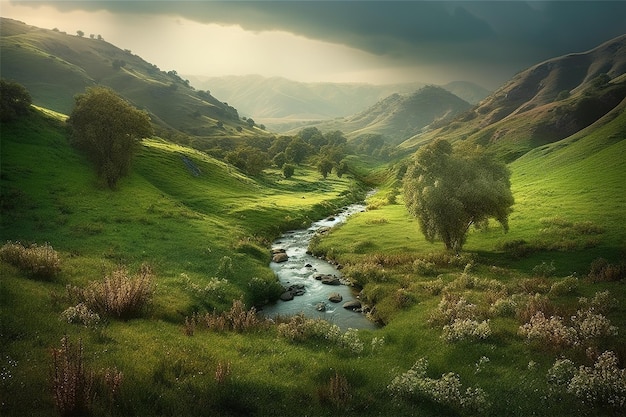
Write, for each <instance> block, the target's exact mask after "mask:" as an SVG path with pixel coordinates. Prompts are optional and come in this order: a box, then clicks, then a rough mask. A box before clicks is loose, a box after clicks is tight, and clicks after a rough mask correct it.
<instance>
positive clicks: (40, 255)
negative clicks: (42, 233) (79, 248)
mask: <svg viewBox="0 0 626 417" xmlns="http://www.w3.org/2000/svg"><path fill="white" fill-rule="evenodd" d="M0 259H2V260H4V261H6V262H8V263H10V264H11V265H13V266H16V267H18V268H19V269H21V270H22V271H24V272H25V273H27V274H28V275H29V276H31V277H33V278H36V279H44V280H46V279H52V278H54V277H55V276H57V275H58V274H59V272H60V271H61V260H60V258H59V254H58V253H57V251H55V250H54V248H53V247H52V246H50V244H49V243H44V244H43V245H41V246H39V245H37V244H32V245H30V246H28V247H25V246H23V245H22V244H21V243H19V242H15V243H13V242H7V243H5V244H4V245H3V246H2V247H1V248H0Z"/></svg>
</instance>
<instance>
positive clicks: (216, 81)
mask: <svg viewBox="0 0 626 417" xmlns="http://www.w3.org/2000/svg"><path fill="white" fill-rule="evenodd" d="M185 77H186V78H188V79H189V80H190V82H191V83H192V84H193V85H195V86H197V87H199V88H202V89H207V90H209V91H211V93H212V94H215V95H216V96H217V97H221V98H222V99H224V100H225V101H227V102H228V103H229V104H232V105H234V106H236V107H237V108H238V109H239V110H240V111H241V112H242V114H243V115H247V116H250V117H253V118H254V120H260V121H263V122H264V123H266V124H267V125H268V126H270V127H272V126H279V125H280V124H281V123H283V124H284V123H286V122H289V121H291V122H298V121H311V120H325V119H332V118H336V117H345V116H350V115H354V114H356V113H359V112H362V111H363V110H365V109H367V108H368V107H369V106H371V105H373V104H375V103H376V102H378V101H380V100H382V99H384V98H386V97H388V96H390V95H392V94H396V93H399V94H404V93H413V92H415V91H416V90H418V89H420V88H422V87H424V86H425V84H424V83H404V84H386V85H373V84H362V83H304V82H298V81H293V80H288V79H286V78H281V77H272V78H266V77H262V76H260V75H244V76H227V77H203V76H197V75H185ZM442 87H443V88H445V89H446V90H448V91H450V92H452V93H453V94H455V95H457V96H459V97H461V98H462V99H464V100H465V101H467V102H469V103H472V104H476V103H478V102H479V101H480V100H482V99H483V98H485V97H487V96H488V95H489V94H490V91H489V90H487V89H485V88H483V87H480V86H478V85H476V84H474V83H471V82H467V81H455V82H452V83H449V84H446V85H443V86H442ZM285 119H286V120H285ZM281 130H285V129H281Z"/></svg>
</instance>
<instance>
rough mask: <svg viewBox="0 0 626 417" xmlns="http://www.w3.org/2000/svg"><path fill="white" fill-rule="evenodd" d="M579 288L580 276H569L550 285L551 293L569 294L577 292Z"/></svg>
mask: <svg viewBox="0 0 626 417" xmlns="http://www.w3.org/2000/svg"><path fill="white" fill-rule="evenodd" d="M577 289H578V278H576V277H573V276H569V277H566V278H563V279H562V280H559V281H557V282H555V283H554V284H552V286H551V287H550V295H556V296H560V295H568V294H572V293H574V292H576V290H577Z"/></svg>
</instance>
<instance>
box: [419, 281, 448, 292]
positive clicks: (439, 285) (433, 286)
mask: <svg viewBox="0 0 626 417" xmlns="http://www.w3.org/2000/svg"><path fill="white" fill-rule="evenodd" d="M419 286H420V287H421V288H423V289H424V291H426V292H427V293H428V294H430V295H439V294H441V291H442V290H443V288H444V287H445V283H444V282H443V279H441V277H439V278H437V279H435V280H432V281H424V282H420V284H419Z"/></svg>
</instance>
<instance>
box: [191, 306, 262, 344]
mask: <svg viewBox="0 0 626 417" xmlns="http://www.w3.org/2000/svg"><path fill="white" fill-rule="evenodd" d="M198 324H203V325H204V328H206V329H209V330H213V331H218V332H223V331H235V332H238V333H243V332H246V331H252V330H257V329H260V328H263V327H264V326H266V325H267V324H268V321H267V320H265V319H263V318H261V317H259V315H258V314H257V312H256V308H254V307H251V308H250V309H249V310H248V309H247V308H246V305H245V304H244V302H243V301H242V300H241V299H239V300H234V301H233V304H232V306H231V308H230V310H228V311H224V312H222V313H217V312H213V313H206V314H204V315H203V316H200V315H193V316H191V317H186V318H185V327H184V329H185V333H186V334H188V333H191V335H193V332H194V331H195V330H196V328H197V325H198Z"/></svg>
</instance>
